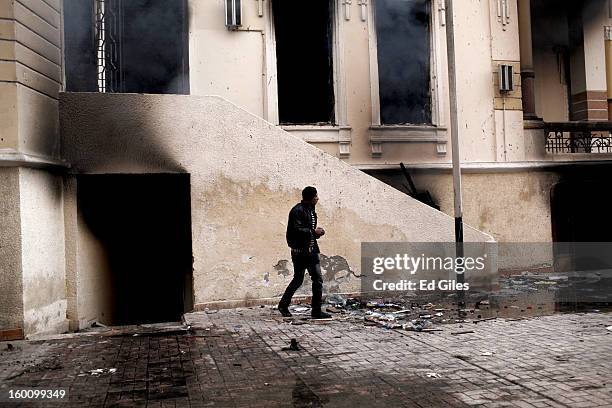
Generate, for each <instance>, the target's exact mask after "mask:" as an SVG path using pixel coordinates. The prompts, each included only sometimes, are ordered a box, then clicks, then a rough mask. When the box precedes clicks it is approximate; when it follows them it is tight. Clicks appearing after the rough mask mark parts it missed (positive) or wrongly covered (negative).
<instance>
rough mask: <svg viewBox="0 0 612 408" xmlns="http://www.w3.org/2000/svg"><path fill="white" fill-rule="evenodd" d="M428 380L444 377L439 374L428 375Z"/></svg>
mask: <svg viewBox="0 0 612 408" xmlns="http://www.w3.org/2000/svg"><path fill="white" fill-rule="evenodd" d="M425 375H426V376H427V378H442V376H441V375H440V374H438V373H426V374H425Z"/></svg>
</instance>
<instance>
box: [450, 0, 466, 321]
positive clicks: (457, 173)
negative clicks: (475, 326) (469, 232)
mask: <svg viewBox="0 0 612 408" xmlns="http://www.w3.org/2000/svg"><path fill="white" fill-rule="evenodd" d="M453 13H454V10H453V0H446V52H447V57H448V85H449V95H450V122H451V147H452V150H453V152H452V160H453V199H454V207H455V208H454V209H455V245H456V248H455V250H456V256H457V258H462V257H463V209H462V203H461V157H460V155H459V119H458V116H457V75H456V72H457V71H456V62H455V16H454V14H453ZM464 282H465V276H464V275H463V274H457V283H464ZM457 305H458V308H459V309H462V308H463V307H464V306H465V292H464V291H463V290H458V291H457Z"/></svg>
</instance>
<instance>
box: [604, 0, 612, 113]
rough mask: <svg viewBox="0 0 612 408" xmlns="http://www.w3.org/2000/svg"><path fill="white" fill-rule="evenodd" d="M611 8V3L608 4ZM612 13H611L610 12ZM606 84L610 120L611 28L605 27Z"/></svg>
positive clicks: (611, 109)
mask: <svg viewBox="0 0 612 408" xmlns="http://www.w3.org/2000/svg"><path fill="white" fill-rule="evenodd" d="M610 7H612V2H610ZM611 12H612V11H611ZM605 30H606V31H605V35H606V83H607V88H608V120H612V27H610V26H606V28H605Z"/></svg>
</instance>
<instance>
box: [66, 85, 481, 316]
mask: <svg viewBox="0 0 612 408" xmlns="http://www.w3.org/2000/svg"><path fill="white" fill-rule="evenodd" d="M60 112H61V125H62V135H63V143H62V145H63V147H64V151H63V155H64V157H65V158H66V159H67V160H69V161H70V162H71V163H72V165H73V171H74V172H77V173H155V172H176V171H180V172H188V173H190V175H191V206H192V207H191V208H192V211H191V212H192V241H193V256H194V264H193V267H194V289H195V290H194V294H195V303H196V304H203V303H207V302H214V301H227V300H248V299H254V298H265V297H273V296H278V295H280V294H281V293H282V291H283V290H284V288H285V286H286V284H287V283H288V280H289V278H290V276H289V273H288V272H289V271H288V270H287V268H290V266H288V264H289V265H290V261H289V259H290V256H289V251H288V250H287V247H286V243H285V236H284V235H285V229H286V218H287V214H288V212H289V210H290V208H291V207H292V206H293V205H294V204H295V203H297V202H298V201H299V200H300V191H301V189H302V188H303V187H304V186H306V185H315V186H317V188H318V189H319V195H320V197H321V202H320V205H319V207H318V210H317V212H318V213H319V219H320V224H321V226H323V227H324V228H326V231H328V234H327V235H326V236H325V237H324V238H323V239H322V240H321V243H320V244H321V247H322V251H323V253H324V255H325V256H327V257H328V258H330V261H329V262H340V263H341V264H342V265H344V266H343V268H340V269H338V268H339V267H338V266H337V265H336V266H335V267H333V268H331V267H330V268H329V269H330V271H333V272H330V273H332V275H327V277H326V280H328V282H329V281H335V284H334V285H331V286H333V287H334V289H335V290H337V291H342V292H350V291H358V290H359V280H358V279H355V278H354V275H353V274H352V273H351V271H352V272H354V273H357V274H358V273H359V269H360V244H361V242H362V241H406V240H408V241H425V242H429V241H452V240H453V236H454V235H453V231H454V221H453V219H452V218H450V217H449V216H447V215H445V214H443V213H441V212H438V211H435V210H433V209H431V208H429V207H427V206H425V205H423V204H421V203H419V202H417V201H415V200H413V199H410V198H409V197H407V196H406V195H404V194H402V193H400V192H398V191H397V190H395V189H393V188H391V187H389V186H387V185H385V184H384V183H382V182H380V181H378V180H376V179H374V178H373V177H370V176H368V175H366V174H365V173H362V172H361V171H359V170H356V169H355V168H353V167H351V166H349V165H347V164H345V163H343V162H341V161H340V160H338V159H337V158H335V157H332V156H330V155H328V154H327V153H325V152H323V151H321V150H320V149H318V148H316V147H314V146H311V145H309V144H307V143H305V142H304V141H302V140H300V139H299V138H296V137H294V136H292V135H290V134H289V133H287V132H284V131H282V130H281V129H279V128H277V127H275V126H273V125H271V124H270V123H268V122H266V121H264V120H262V119H261V118H259V117H257V116H254V115H252V114H250V113H248V112H246V111H244V110H243V109H240V108H238V107H237V106H235V105H233V104H231V103H229V102H227V101H225V100H223V99H221V98H218V97H193V96H191V97H186V96H170V95H128V94H123V95H118V94H62V96H61V109H60ZM160 152H163V154H161V153H160ZM281 152H282V153H281ZM466 239H467V240H471V241H484V240H488V239H490V237H489V236H487V235H485V234H482V233H480V232H478V231H476V230H474V229H473V228H470V227H468V228H467V229H466ZM87 245H88V244H87V243H86V240H85V239H84V238H83V237H81V238H80V241H79V248H82V247H83V246H87ZM89 245H90V246H91V244H89ZM83 251H85V250H84V249H83ZM84 253H85V252H84ZM333 256H338V257H339V258H333V259H332V258H331V257H333ZM349 269H350V270H349ZM329 286H330V285H328V287H329Z"/></svg>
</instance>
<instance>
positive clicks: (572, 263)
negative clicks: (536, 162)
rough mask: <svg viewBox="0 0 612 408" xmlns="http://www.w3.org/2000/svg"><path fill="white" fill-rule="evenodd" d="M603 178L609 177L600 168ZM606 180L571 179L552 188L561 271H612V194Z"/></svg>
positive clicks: (556, 266) (554, 234) (557, 250)
mask: <svg viewBox="0 0 612 408" xmlns="http://www.w3.org/2000/svg"><path fill="white" fill-rule="evenodd" d="M600 170H601V173H602V176H603V175H604V174H606V172H605V171H604V168H603V167H601V168H600ZM607 180H608V179H607V178H605V177H604V178H601V179H597V178H595V179H580V178H577V177H576V178H572V179H569V180H564V181H561V182H559V183H557V184H555V185H554V186H553V188H552V189H551V218H552V233H553V241H554V242H555V246H554V256H555V269H556V270H558V271H588V270H598V269H609V268H612V253H610V248H611V246H610V244H611V243H612V218H611V217H608V216H607V209H608V208H610V206H612V195H611V194H610V192H609V191H608V189H607V188H606V186H607V183H608V181H607Z"/></svg>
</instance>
